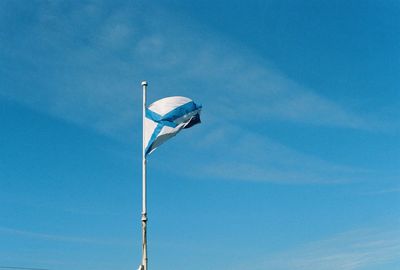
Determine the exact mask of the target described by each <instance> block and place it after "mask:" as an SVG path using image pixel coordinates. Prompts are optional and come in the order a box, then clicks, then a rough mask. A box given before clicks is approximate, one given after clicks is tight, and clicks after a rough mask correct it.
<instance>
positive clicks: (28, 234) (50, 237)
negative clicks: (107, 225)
mask: <svg viewBox="0 0 400 270" xmlns="http://www.w3.org/2000/svg"><path fill="white" fill-rule="evenodd" d="M0 233H1V234H8V235H13V236H20V237H24V238H31V239H32V238H33V239H40V240H46V241H58V242H70V243H82V244H95V245H99V244H111V245H115V244H119V245H121V244H122V243H121V242H117V241H114V240H97V239H90V238H86V237H77V236H66V235H58V234H48V233H41V232H32V231H27V230H20V229H15V228H7V227H0Z"/></svg>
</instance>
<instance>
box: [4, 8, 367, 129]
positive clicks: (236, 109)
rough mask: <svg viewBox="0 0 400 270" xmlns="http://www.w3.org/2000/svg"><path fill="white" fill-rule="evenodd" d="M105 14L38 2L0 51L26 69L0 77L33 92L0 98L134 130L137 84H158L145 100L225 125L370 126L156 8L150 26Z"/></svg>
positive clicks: (128, 15) (120, 11) (130, 12)
mask: <svg viewBox="0 0 400 270" xmlns="http://www.w3.org/2000/svg"><path fill="white" fill-rule="evenodd" d="M60 5H61V4H60ZM105 9H107V8H106V7H102V5H97V6H96V5H92V4H80V8H79V9H75V8H69V9H68V8H65V7H64V8H61V7H60V6H59V5H58V4H56V3H51V4H47V3H46V4H45V3H42V4H41V5H38V8H36V9H34V10H33V14H31V17H32V22H31V24H30V25H23V26H21V28H22V29H21V32H23V34H16V37H15V38H14V39H13V40H11V41H9V42H6V43H5V44H3V45H2V49H3V54H6V57H10V55H12V57H11V58H12V59H10V61H12V60H18V61H21V62H22V64H23V65H25V66H29V67H30V68H25V69H24V70H21V74H18V73H19V71H18V70H17V71H16V70H13V71H12V72H10V71H9V70H7V68H9V67H7V66H8V65H9V63H8V65H7V66H5V67H4V68H3V69H2V70H1V71H2V76H6V77H7V76H9V77H10V78H9V79H10V80H12V79H14V80H15V76H19V75H24V77H25V78H26V79H27V80H28V81H29V80H32V81H33V84H32V85H33V86H35V87H34V90H33V89H32V88H30V87H27V85H18V83H17V82H15V84H11V83H10V84H8V85H5V86H3V87H2V88H1V93H2V94H3V95H7V96H11V97H12V98H15V99H16V100H18V101H20V102H23V103H26V104H29V106H32V107H34V108H36V109H40V110H44V111H46V112H49V113H51V114H54V115H56V116H58V117H61V118H65V119H67V120H70V121H73V122H77V123H79V124H82V125H89V126H91V127H93V128H95V129H97V130H99V131H102V132H106V133H110V134H112V133H113V132H117V133H118V132H119V131H121V130H124V129H126V128H128V127H129V128H130V127H132V125H131V123H132V120H131V119H133V118H135V117H134V113H136V111H135V110H134V109H132V107H133V104H134V102H135V100H136V101H137V100H139V95H140V94H139V93H140V92H139V91H138V92H137V94H135V93H134V91H135V89H138V82H139V81H140V80H141V79H142V78H148V79H149V80H150V81H151V79H152V78H157V82H155V87H157V88H158V89H157V92H158V93H159V94H160V95H152V94H150V95H151V97H152V96H154V97H155V96H162V95H163V93H166V92H167V93H171V94H173V93H181V92H183V93H188V94H191V95H192V96H193V95H195V96H197V97H199V99H201V100H202V101H203V102H204V103H206V105H207V110H209V111H210V113H212V114H215V115H219V114H220V113H221V112H223V114H224V116H225V117H226V118H228V119H230V120H232V119H235V120H236V121H251V122H259V121H268V120H270V119H281V120H287V121H294V122H303V123H310V124H315V125H326V126H338V127H347V128H361V129H368V128H369V126H370V125H371V123H368V121H367V120H366V119H364V118H363V117H362V116H359V115H357V114H356V113H353V112H351V109H350V110H348V109H345V108H344V107H343V106H341V105H339V104H337V103H335V102H334V101H331V100H329V99H327V98H324V97H322V96H320V95H318V94H317V93H316V92H315V91H312V90H310V89H307V88H306V87H304V86H302V85H301V84H299V83H297V82H294V81H293V80H291V79H290V78H288V77H286V76H285V75H284V74H282V73H281V72H279V71H278V70H276V69H275V68H273V67H272V66H271V65H270V64H269V63H268V62H267V61H265V60H260V59H262V57H260V56H258V55H254V54H253V53H252V52H249V51H247V50H246V49H243V48H239V47H238V46H235V44H233V41H231V40H229V41H227V40H224V39H223V38H220V37H217V36H216V35H213V34H212V33H211V34H209V33H207V34H206V33H204V32H196V31H193V29H196V25H195V23H194V22H185V23H182V22H180V21H176V20H175V19H174V18H173V17H172V16H171V15H170V14H168V12H166V11H161V10H159V11H158V12H156V14H157V15H156V17H157V21H154V20H152V19H149V18H146V17H144V16H143V15H141V13H140V12H139V11H138V8H137V7H135V6H126V7H125V6H124V7H119V8H113V9H110V10H111V12H105ZM3 23H7V22H3ZM182 25H185V26H186V27H184V26H182ZM10 34H11V33H10ZM16 44H26V45H25V46H24V45H18V46H15V45H16ZM28 44H29V45H28ZM26 46H27V47H26ZM22 72H23V73H22ZM7 86H10V88H8V87H7ZM11 87H12V89H11ZM161 88H162V89H161ZM173 90H174V91H173ZM197 91H199V93H197ZM137 112H140V110H137Z"/></svg>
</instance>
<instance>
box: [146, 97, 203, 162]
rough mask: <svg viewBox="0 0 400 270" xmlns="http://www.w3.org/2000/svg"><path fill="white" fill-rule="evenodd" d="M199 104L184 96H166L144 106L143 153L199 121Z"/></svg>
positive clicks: (148, 152)
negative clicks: (146, 106)
mask: <svg viewBox="0 0 400 270" xmlns="http://www.w3.org/2000/svg"><path fill="white" fill-rule="evenodd" d="M200 111H201V106H200V105H197V104H196V103H194V102H193V101H192V100H191V99H189V98H186V97H167V98H163V99H160V100H157V101H156V102H154V103H153V104H151V105H150V106H149V107H148V108H146V117H145V118H144V119H143V121H144V127H143V128H144V137H143V144H144V147H145V155H146V156H147V155H148V154H150V153H151V152H153V151H154V150H155V149H156V148H157V147H158V146H159V145H161V144H162V143H164V142H165V141H167V140H168V139H169V138H171V137H173V136H175V135H176V134H177V133H178V132H179V131H181V130H182V129H184V128H190V127H192V126H194V125H196V124H199V123H200Z"/></svg>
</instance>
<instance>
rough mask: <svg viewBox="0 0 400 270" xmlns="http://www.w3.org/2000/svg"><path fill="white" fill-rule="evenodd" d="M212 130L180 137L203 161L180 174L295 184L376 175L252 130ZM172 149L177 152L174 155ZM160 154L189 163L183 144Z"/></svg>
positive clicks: (223, 128) (342, 180)
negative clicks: (306, 151) (304, 150)
mask: <svg viewBox="0 0 400 270" xmlns="http://www.w3.org/2000/svg"><path fill="white" fill-rule="evenodd" d="M210 126H212V124H210ZM210 126H208V127H207V129H208V132H207V134H206V135H203V134H202V132H204V130H199V131H193V132H192V133H191V134H190V139H186V140H185V137H186V138H188V136H189V135H187V134H185V135H183V134H182V136H180V137H181V138H179V139H180V140H182V141H185V147H187V146H188V144H192V145H191V146H190V147H191V148H193V149H195V152H196V153H197V155H198V158H199V159H200V160H202V162H190V164H187V165H185V166H186V167H185V170H184V171H181V172H180V173H183V174H187V175H188V176H190V177H205V178H215V179H226V180H244V181H254V182H273V183H291V184H304V183H309V184H310V183H311V184H312V183H318V184H333V183H349V182H360V181H364V180H367V179H369V178H370V177H371V173H373V172H371V171H369V170H365V169H356V168H352V167H348V166H342V165H337V164H334V163H331V162H328V161H325V160H322V159H320V158H317V157H313V156H310V155H307V154H303V153H301V152H298V151H296V150H294V149H291V148H289V147H287V146H285V145H282V144H280V143H279V142H276V141H274V140H272V139H270V138H268V137H266V136H265V135H260V134H257V133H255V132H253V131H250V130H245V129H242V128H239V127H236V126H231V125H229V124H222V125H219V126H217V127H216V128H213V127H210ZM182 137H183V138H182ZM170 147H173V148H174V149H175V151H173V152H171V151H170ZM160 151H167V152H168V156H170V157H173V158H172V160H174V163H176V164H186V163H187V162H186V160H185V159H186V157H185V156H184V155H182V153H183V152H185V151H184V150H183V149H181V148H180V145H179V144H174V145H173V146H166V147H165V149H162V150H160ZM174 152H177V153H178V154H176V155H175V153H174ZM161 155H162V153H161ZM150 158H151V157H150ZM156 162H157V161H156ZM155 167H157V168H163V169H164V170H173V169H171V165H169V166H166V167H165V168H164V163H163V162H160V164H158V163H157V165H156V166H155ZM172 167H174V166H172Z"/></svg>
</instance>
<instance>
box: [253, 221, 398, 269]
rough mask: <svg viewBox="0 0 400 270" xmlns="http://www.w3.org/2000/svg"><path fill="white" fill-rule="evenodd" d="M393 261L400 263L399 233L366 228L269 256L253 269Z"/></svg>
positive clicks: (340, 266)
mask: <svg viewBox="0 0 400 270" xmlns="http://www.w3.org/2000/svg"><path fill="white" fill-rule="evenodd" d="M396 262H400V231H399V230H398V229H396V230H388V231H382V230H376V229H365V230H355V231H350V232H346V233H341V234H338V235H336V236H333V237H332V238H329V239H326V240H322V241H317V242H314V243H310V244H308V245H306V246H303V247H300V248H298V249H295V250H291V251H287V252H282V253H279V254H276V255H274V256H270V257H269V258H267V259H266V260H265V262H264V263H263V266H260V267H257V268H256V269H260V270H261V269H276V270H286V269H288V270H289V269H296V270H303V269H304V270H308V269H315V270H338V269H340V270H357V269H364V268H366V267H373V266H374V267H379V265H385V264H389V263H396Z"/></svg>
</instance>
